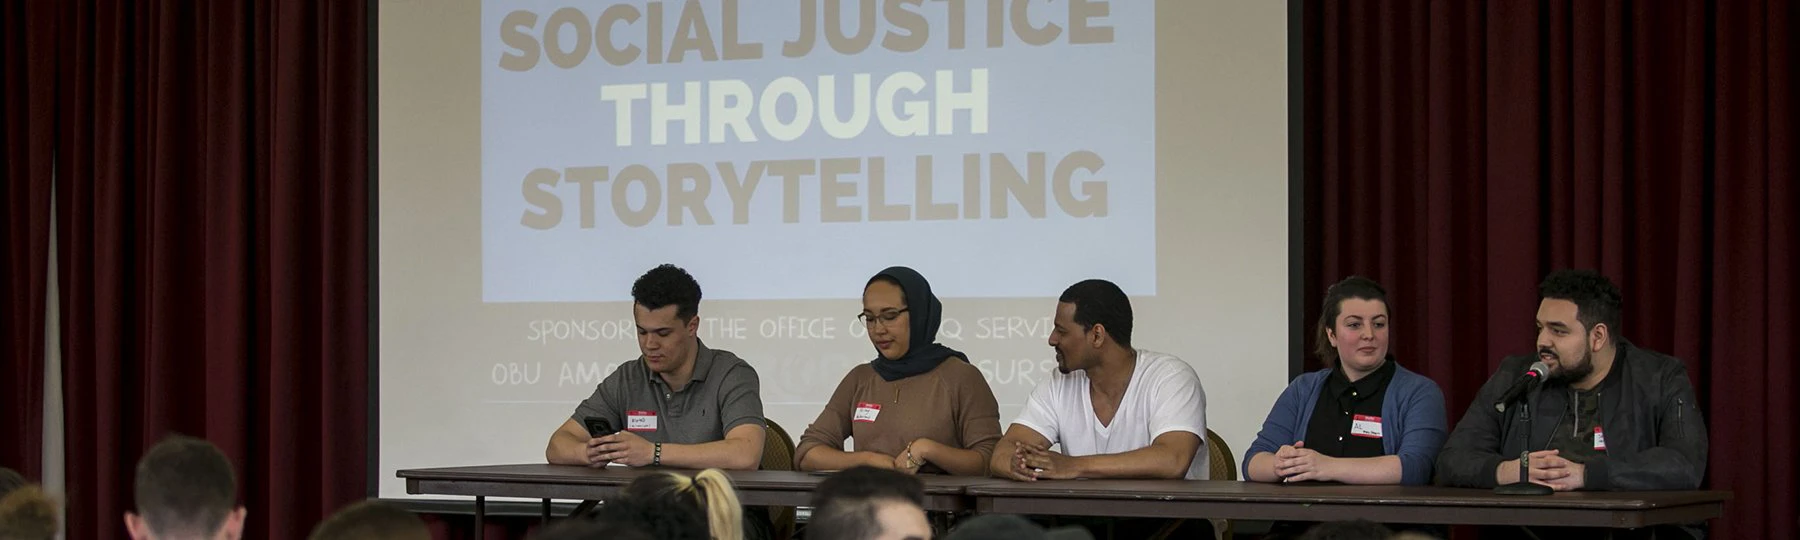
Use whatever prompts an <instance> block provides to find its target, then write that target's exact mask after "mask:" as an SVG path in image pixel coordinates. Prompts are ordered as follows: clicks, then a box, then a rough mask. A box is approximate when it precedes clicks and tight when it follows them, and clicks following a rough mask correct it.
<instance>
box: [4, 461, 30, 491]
mask: <svg viewBox="0 0 1800 540" xmlns="http://www.w3.org/2000/svg"><path fill="white" fill-rule="evenodd" d="M27 484H29V482H26V481H25V476H24V475H21V474H19V471H15V470H12V469H8V468H6V467H0V497H5V496H6V494H8V493H12V492H13V490H15V489H19V488H22V487H25V486H26V485H27Z"/></svg>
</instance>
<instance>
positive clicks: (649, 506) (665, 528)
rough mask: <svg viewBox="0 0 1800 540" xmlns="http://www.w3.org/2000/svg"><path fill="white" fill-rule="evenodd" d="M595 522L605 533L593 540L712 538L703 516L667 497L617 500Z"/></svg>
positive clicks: (599, 512)
mask: <svg viewBox="0 0 1800 540" xmlns="http://www.w3.org/2000/svg"><path fill="white" fill-rule="evenodd" d="M593 520H594V522H595V523H596V524H598V525H599V526H600V527H599V529H598V530H599V531H601V532H602V533H603V534H602V536H598V537H594V538H608V539H610V538H630V537H629V536H623V534H639V533H642V534H645V535H647V536H648V537H649V538H653V539H655V540H708V539H709V538H712V537H711V536H710V535H709V534H708V533H707V531H706V525H707V524H706V514H705V513H704V512H701V511H700V509H699V508H696V507H694V505H692V504H687V503H682V502H677V501H675V500H673V499H670V498H666V497H630V496H625V497H615V498H614V499H613V500H609V501H606V504H602V505H600V509H599V510H596V511H594V515H593ZM615 534H621V536H614V535H615Z"/></svg>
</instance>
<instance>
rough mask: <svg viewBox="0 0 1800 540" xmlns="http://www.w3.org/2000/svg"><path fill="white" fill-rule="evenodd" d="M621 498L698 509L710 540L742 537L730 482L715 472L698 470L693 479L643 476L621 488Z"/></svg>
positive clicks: (739, 510)
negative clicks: (710, 535) (653, 501)
mask: <svg viewBox="0 0 1800 540" xmlns="http://www.w3.org/2000/svg"><path fill="white" fill-rule="evenodd" d="M621 496H622V497H623V498H627V499H640V500H652V499H654V500H661V501H667V502H669V503H670V504H680V505H684V506H689V507H692V508H694V509H695V510H699V511H700V513H702V514H705V515H706V522H707V529H709V530H710V531H711V532H712V537H713V538H714V540H741V539H742V538H743V537H744V508H743V506H741V505H739V504H738V498H737V491H736V490H734V489H732V488H731V479H729V478H726V477H725V473H723V472H720V471H719V470H718V469H707V470H704V471H700V474H696V475H694V477H693V478H688V477H687V476H686V475H681V474H676V473H663V474H652V475H648V476H643V477H640V478H638V479H637V480H633V481H632V482H631V484H629V485H627V486H625V489H624V490H623V492H622V493H621Z"/></svg>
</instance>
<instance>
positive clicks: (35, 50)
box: [0, 2, 57, 480]
mask: <svg viewBox="0 0 1800 540" xmlns="http://www.w3.org/2000/svg"><path fill="white" fill-rule="evenodd" d="M49 9H50V6H48V5H46V4H45V3H42V2H14V3H8V4H6V5H4V6H0V152H3V153H0V155H3V156H5V159H4V160H3V162H0V186H4V188H0V211H4V212H5V217H4V218H0V256H3V257H4V258H5V259H4V261H5V262H4V264H0V297H4V298H6V305H5V306H4V307H3V308H0V343H4V344H5V345H4V349H5V350H4V351H3V352H0V355H4V356H0V362H4V363H0V429H3V430H4V432H5V433H6V435H5V436H4V437H0V466H5V467H10V468H13V469H15V470H18V471H19V472H20V473H21V474H23V475H25V477H26V478H29V479H32V480H39V479H41V478H43V444H44V428H43V422H44V359H45V356H44V352H45V351H44V329H45V326H44V323H45V313H46V312H45V307H46V306H45V302H46V300H47V298H46V297H45V287H46V284H47V283H48V277H49V271H50V266H49V258H50V193H51V188H52V176H51V174H52V166H53V159H52V158H53V156H54V154H53V153H52V152H53V149H54V146H53V145H52V144H51V141H52V137H51V134H52V133H54V130H55V127H56V124H55V121H56V117H55V115H54V114H53V112H54V110H55V102H56V90H57V88H56V64H55V63H54V62H53V58H54V55H53V54H52V51H53V50H55V46H56V42H55V39H56V34H55V27H53V26H52V27H40V26H34V25H33V23H34V22H35V21H38V20H41V19H42V18H44V16H45V13H47V12H48V10H49Z"/></svg>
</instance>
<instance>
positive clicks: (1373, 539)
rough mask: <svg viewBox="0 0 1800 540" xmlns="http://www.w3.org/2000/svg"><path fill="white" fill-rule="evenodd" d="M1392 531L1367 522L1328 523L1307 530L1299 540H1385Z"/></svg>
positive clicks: (1360, 520) (1361, 520)
mask: <svg viewBox="0 0 1800 540" xmlns="http://www.w3.org/2000/svg"><path fill="white" fill-rule="evenodd" d="M1393 534H1394V531H1390V530H1388V528H1387V527H1383V526H1381V524H1379V523H1375V522H1372V521H1368V520H1363V519H1358V520H1352V521H1328V522H1325V523H1320V524H1318V525H1314V526H1313V528H1311V529H1307V530H1306V534H1304V535H1301V536H1300V540H1387V537H1388V536H1391V535H1393Z"/></svg>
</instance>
